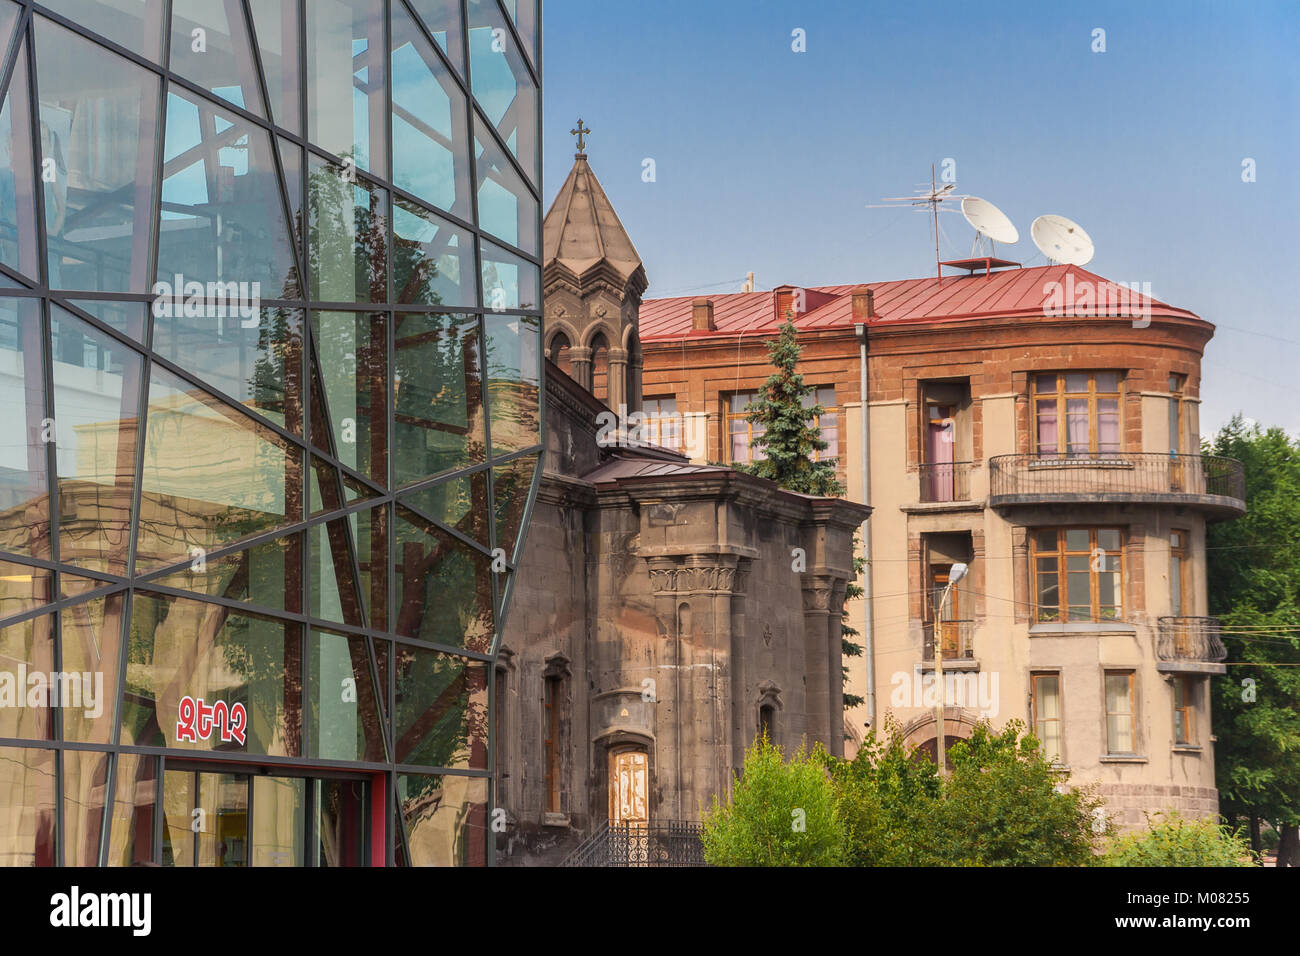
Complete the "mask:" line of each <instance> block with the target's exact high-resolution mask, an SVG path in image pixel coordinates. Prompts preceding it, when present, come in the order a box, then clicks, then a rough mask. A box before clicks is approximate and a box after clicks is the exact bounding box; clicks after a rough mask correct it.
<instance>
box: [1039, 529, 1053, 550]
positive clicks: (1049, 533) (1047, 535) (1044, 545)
mask: <svg viewBox="0 0 1300 956" xmlns="http://www.w3.org/2000/svg"><path fill="white" fill-rule="evenodd" d="M1056 545H1057V533H1056V529H1055V528H1051V529H1049V530H1046V531H1035V532H1034V550H1035V551H1055V550H1056Z"/></svg>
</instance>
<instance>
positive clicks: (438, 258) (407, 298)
mask: <svg viewBox="0 0 1300 956" xmlns="http://www.w3.org/2000/svg"><path fill="white" fill-rule="evenodd" d="M393 297H394V299H395V300H396V301H397V302H403V303H408V302H413V303H417V304H420V305H446V306H464V305H468V306H474V305H477V304H478V299H477V297H478V287H477V285H476V283H475V280H474V243H473V241H472V240H471V238H470V235H469V233H468V232H467V231H465V230H464V229H457V228H456V227H454V226H453V225H452V224H451V223H449V222H447V221H445V220H443V219H441V218H440V217H438V216H435V215H434V214H433V213H431V212H429V211H427V210H425V209H422V208H421V207H419V206H417V205H415V203H412V202H407V201H406V200H405V199H395V200H394V204H393Z"/></svg>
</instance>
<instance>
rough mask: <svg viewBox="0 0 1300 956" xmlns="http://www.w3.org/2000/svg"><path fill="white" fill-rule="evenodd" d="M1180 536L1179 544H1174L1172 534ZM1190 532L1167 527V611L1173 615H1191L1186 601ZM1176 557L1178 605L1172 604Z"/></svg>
mask: <svg viewBox="0 0 1300 956" xmlns="http://www.w3.org/2000/svg"><path fill="white" fill-rule="evenodd" d="M1174 535H1180V536H1181V541H1182V543H1181V544H1177V545H1176V544H1174V541H1173V536H1174ZM1190 539H1191V534H1190V533H1189V532H1187V531H1185V530H1183V529H1182V528H1170V529H1169V611H1170V613H1171V614H1172V615H1173V616H1174V617H1191V616H1192V614H1191V613H1189V611H1188V601H1189V599H1190V597H1191V593H1192V592H1191V590H1189V584H1190V581H1189V579H1190V577H1191V568H1190V567H1189V562H1188V551H1189V550H1190V549H1189V542H1190ZM1175 558H1177V559H1178V596H1179V602H1178V605H1177V606H1175V605H1174V590H1173V588H1174V567H1173V564H1174V559H1175Z"/></svg>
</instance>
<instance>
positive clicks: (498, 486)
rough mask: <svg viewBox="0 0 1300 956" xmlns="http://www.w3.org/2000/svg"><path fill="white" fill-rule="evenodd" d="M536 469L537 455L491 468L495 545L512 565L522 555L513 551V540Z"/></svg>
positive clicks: (521, 519)
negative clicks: (494, 511)
mask: <svg viewBox="0 0 1300 956" xmlns="http://www.w3.org/2000/svg"><path fill="white" fill-rule="evenodd" d="M536 470H537V456H536V455H526V456H524V457H523V458H516V459H514V460H513V461H511V462H509V463H507V464H505V465H500V466H498V467H496V468H494V469H492V482H493V489H494V492H495V494H496V519H497V547H498V548H501V549H502V550H504V551H505V553H506V559H507V560H508V561H510V563H512V564H514V563H517V562H518V561H519V559H520V558H521V557H522V555H519V554H516V553H515V552H516V547H515V545H516V540H517V539H518V537H519V529H520V528H521V527H522V526H523V521H524V508H525V506H526V505H527V504H528V494H529V491H530V490H531V488H532V483H533V473H534V472H535V471H536Z"/></svg>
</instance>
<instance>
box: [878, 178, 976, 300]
mask: <svg viewBox="0 0 1300 956" xmlns="http://www.w3.org/2000/svg"><path fill="white" fill-rule="evenodd" d="M917 185H918V186H920V187H921V191H920V192H918V193H917V194H916V195H914V196H886V197H884V199H882V200H881V202H882V203H889V204H891V205H874V204H871V203H868V204H867V208H868V209H896V208H897V206H894V205H892V204H893V203H900V202H905V203H908V204H909V205H912V206H916V207H917V208H918V209H923V208H925V207H926V206H929V207H930V210H931V214H932V215H933V216H934V274H935V277H936V278H939V279H942V278H943V273H942V272H941V271H940V269H939V210H940V209H943V210H944V211H945V212H949V211H953V210H952V209H951V207H949V206H944V205H943V204H944V203H945V202H950V201H952V200H954V199H965V198H966V197H965V196H959V195H957V194H956V193H954V192H953V190H954V189H956V188H957V184H956V183H945V184H944V185H942V186H940V185H938V183H937V182H936V181H935V178H934V163H931V164H930V182H929V183H928V184H927V183H917ZM927 186H928V188H927Z"/></svg>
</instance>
